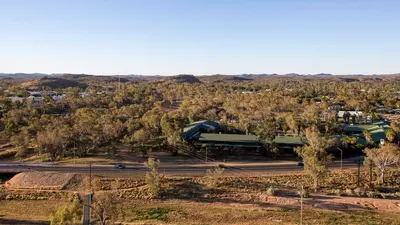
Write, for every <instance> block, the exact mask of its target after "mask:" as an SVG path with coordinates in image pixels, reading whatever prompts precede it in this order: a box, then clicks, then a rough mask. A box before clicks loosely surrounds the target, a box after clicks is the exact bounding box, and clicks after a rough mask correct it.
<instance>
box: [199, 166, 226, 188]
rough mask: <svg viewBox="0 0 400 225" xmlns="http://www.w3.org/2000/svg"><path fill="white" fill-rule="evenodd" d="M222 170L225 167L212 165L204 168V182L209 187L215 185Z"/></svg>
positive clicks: (217, 183)
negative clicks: (212, 166)
mask: <svg viewBox="0 0 400 225" xmlns="http://www.w3.org/2000/svg"><path fill="white" fill-rule="evenodd" d="M224 170H225V169H224V168H221V167H214V168H211V169H208V170H206V174H205V175H204V181H205V184H206V185H207V186H209V187H217V186H218V185H219V182H220V178H221V176H222V173H223V172H224Z"/></svg>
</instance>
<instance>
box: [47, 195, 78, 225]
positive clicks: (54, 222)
mask: <svg viewBox="0 0 400 225" xmlns="http://www.w3.org/2000/svg"><path fill="white" fill-rule="evenodd" d="M82 214H83V212H82V206H81V204H80V203H79V200H77V199H75V200H74V201H73V202H72V203H71V204H70V205H64V206H61V207H58V209H57V211H56V212H55V213H54V214H52V215H51V216H50V224H51V225H63V224H78V223H79V222H80V221H81V218H82Z"/></svg>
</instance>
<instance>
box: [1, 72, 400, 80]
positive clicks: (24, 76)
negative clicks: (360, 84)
mask: <svg viewBox="0 0 400 225" xmlns="http://www.w3.org/2000/svg"><path fill="white" fill-rule="evenodd" d="M64 75H70V76H73V75H77V76H85V75H86V76H87V75H92V74H70V73H53V74H45V73H0V77H3V78H4V77H9V78H14V79H27V78H41V77H46V76H48V77H59V76H64ZM383 75H387V76H389V75H391V76H394V75H396V76H397V75H400V73H396V74H370V75H365V74H342V75H333V74H330V73H318V74H298V73H289V74H276V73H273V74H264V73H263V74H233V75H232V74H211V75H195V76H196V77H207V76H217V77H220V76H230V77H234V79H238V78H248V79H254V78H262V77H271V76H286V77H296V76H318V77H324V76H383ZM94 76H97V75H94ZM102 76H113V77H115V76H120V77H124V78H135V79H144V80H157V79H161V78H166V77H170V76H163V75H137V74H125V75H112V74H110V75H102ZM178 76H179V75H178Z"/></svg>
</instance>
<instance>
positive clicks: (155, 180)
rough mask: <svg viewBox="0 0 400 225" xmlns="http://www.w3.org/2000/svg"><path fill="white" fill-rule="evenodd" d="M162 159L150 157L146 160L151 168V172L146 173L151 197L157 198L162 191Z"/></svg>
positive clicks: (146, 163) (146, 164)
mask: <svg viewBox="0 0 400 225" xmlns="http://www.w3.org/2000/svg"><path fill="white" fill-rule="evenodd" d="M159 164H160V160H155V159H154V158H151V157H150V158H149V159H148V161H147V162H145V166H146V167H147V168H149V169H150V172H147V173H146V177H145V182H146V185H147V187H148V193H149V195H150V197H151V198H157V197H158V196H159V195H160V192H161V183H160V179H161V178H160V174H159V173H158V166H159Z"/></svg>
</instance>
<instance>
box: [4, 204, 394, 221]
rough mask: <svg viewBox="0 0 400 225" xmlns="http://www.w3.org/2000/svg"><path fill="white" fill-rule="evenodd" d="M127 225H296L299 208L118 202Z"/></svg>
mask: <svg viewBox="0 0 400 225" xmlns="http://www.w3.org/2000/svg"><path fill="white" fill-rule="evenodd" d="M64 203H65V202H59V201H2V202H0V206H1V207H0V215H1V216H0V221H1V219H14V220H29V221H46V220H48V218H49V215H50V214H51V213H52V212H53V211H54V210H55V209H56V208H57V207H58V206H60V205H62V204H64ZM121 205H122V206H123V207H122V208H123V209H124V211H125V217H124V218H123V219H121V220H123V221H124V222H125V223H127V224H210V225H211V224H218V225H224V224H240V225H244V224H249V225H250V224H254V225H257V224H260V225H261V224H289V225H290V224H298V223H299V215H300V212H299V210H298V209H296V208H295V209H293V208H287V207H279V206H274V205H265V206H259V205H257V204H238V203H210V202H193V201H185V200H164V201H160V200H156V201H154V200H152V201H143V200H139V201H138V200H135V201H124V202H121ZM399 223H400V215H398V213H394V212H372V211H354V212H352V211H348V212H340V211H335V210H321V209H306V210H305V211H304V224H332V225H333V224H399Z"/></svg>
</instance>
